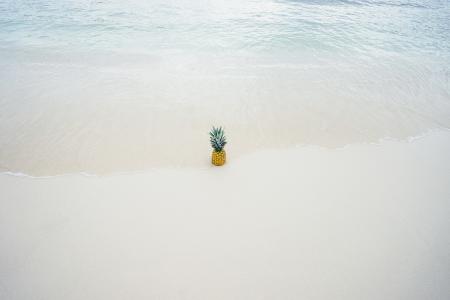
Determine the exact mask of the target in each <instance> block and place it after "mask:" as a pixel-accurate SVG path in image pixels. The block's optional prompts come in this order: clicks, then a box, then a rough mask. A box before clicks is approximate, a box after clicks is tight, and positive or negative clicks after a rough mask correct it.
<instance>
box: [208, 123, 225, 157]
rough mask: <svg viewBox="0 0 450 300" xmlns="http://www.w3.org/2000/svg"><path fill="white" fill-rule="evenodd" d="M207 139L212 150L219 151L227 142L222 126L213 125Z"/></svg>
mask: <svg viewBox="0 0 450 300" xmlns="http://www.w3.org/2000/svg"><path fill="white" fill-rule="evenodd" d="M209 140H210V142H211V147H213V149H214V151H217V152H220V151H222V150H223V147H225V145H226V144H227V138H226V137H225V132H224V130H223V128H222V127H217V128H216V127H214V126H213V128H212V130H211V131H210V132H209Z"/></svg>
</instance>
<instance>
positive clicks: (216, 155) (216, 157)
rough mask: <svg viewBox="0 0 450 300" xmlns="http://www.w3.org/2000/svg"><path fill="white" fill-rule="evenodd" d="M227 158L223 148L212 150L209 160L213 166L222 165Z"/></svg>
mask: <svg viewBox="0 0 450 300" xmlns="http://www.w3.org/2000/svg"><path fill="white" fill-rule="evenodd" d="M226 160H227V154H226V152H225V150H222V151H213V152H212V155H211V162H212V164H213V165H215V166H223V165H224V164H225V162H226Z"/></svg>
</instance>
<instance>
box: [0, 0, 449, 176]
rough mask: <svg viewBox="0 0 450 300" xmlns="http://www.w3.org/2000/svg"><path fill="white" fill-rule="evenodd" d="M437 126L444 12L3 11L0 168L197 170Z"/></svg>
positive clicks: (445, 62) (197, 5) (23, 7)
mask: <svg viewBox="0 0 450 300" xmlns="http://www.w3.org/2000/svg"><path fill="white" fill-rule="evenodd" d="M212 125H223V126H225V128H226V131H227V133H228V137H229V140H230V143H229V145H228V153H229V156H230V157H231V158H233V157H238V156H239V155H241V154H243V153H246V152H250V151H255V150H257V149H265V148H278V147H290V146H294V145H320V146H325V147H341V146H344V145H347V144H349V143H360V142H377V141H379V140H380V139H385V138H398V139H408V138H411V137H415V136H417V135H421V134H424V133H426V132H427V131H429V130H433V129H439V128H441V129H442V128H445V129H448V128H450V1H447V0H442V1H439V0H428V1H427V0H421V1H419V0H395V1H389V0H373V1H362V0H360V1H356V0H355V1H352V0H347V1H337V0H335V1H332V0H327V1H325V0H316V1H314V0H309V1H305V0H302V1H300V0H299V1H282V0H279V1H269V0H258V1H256V0H253V1H245V0H239V1H235V0H228V1H219V0H208V1H206V0H205V1H195V0H190V1H187V0H186V1H184V0H174V1H170V0H169V1H167V0H165V1H160V0H157V1H144V0H131V1H119V0H111V1H106V0H104V1H87V0H73V1H69V0H49V1H43V0H30V1H24V0H0V171H11V172H21V173H27V174H31V175H37V176H39V175H55V174H62V173H72V172H89V173H95V174H104V173H110V172H121V171H134V170H145V169H149V168H152V167H159V166H168V167H176V166H190V167H197V166H208V161H209V151H210V150H209V145H208V136H207V132H208V130H209V128H210V126H212Z"/></svg>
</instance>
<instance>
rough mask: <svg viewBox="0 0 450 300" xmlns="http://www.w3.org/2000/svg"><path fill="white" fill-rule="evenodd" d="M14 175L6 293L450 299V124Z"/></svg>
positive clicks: (3, 202)
mask: <svg viewBox="0 0 450 300" xmlns="http://www.w3.org/2000/svg"><path fill="white" fill-rule="evenodd" d="M231 146H232V145H230V148H229V163H228V164H227V165H226V166H225V167H222V168H209V167H207V168H204V169H202V170H192V169H179V170H171V169H165V170H153V171H149V172H145V173H139V174H124V175H113V176H105V177H86V176H82V175H67V176H61V177H56V178H44V179H42V178H41V179H36V178H24V177H17V176H10V175H6V174H2V175H0V247H1V248H0V299H2V300H18V299H24V300H34V299H43V300H44V299H45V300H53V299H54V300H62V299H65V300H66V299H74V300H75V299H76V300H81V299H83V300H87V299H95V300H100V299H105V300H113V299H246V300H249V299H330V300H331V299H333V300H335V299H346V300H348V299H358V300H361V299H376V300H380V299H395V300H398V299H408V300H412V299H420V300H423V299H448V297H449V295H450V284H449V282H450V234H449V229H450V217H449V216H450V133H449V132H448V131H443V132H434V133H430V134H428V135H427V136H425V137H423V138H420V139H417V140H414V141H411V142H397V141H384V142H381V143H380V144H378V145H351V146H348V147H346V148H343V149H339V150H328V149H324V148H318V147H302V148H296V149H291V150H276V151H275V150H273V151H264V152H259V153H254V154H251V155H247V156H244V157H241V158H239V159H236V160H233V155H232V153H233V152H232V147H231Z"/></svg>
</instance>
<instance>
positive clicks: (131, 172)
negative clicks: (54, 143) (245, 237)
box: [0, 127, 450, 179]
mask: <svg viewBox="0 0 450 300" xmlns="http://www.w3.org/2000/svg"><path fill="white" fill-rule="evenodd" d="M449 133H450V128H445V127H443V128H432V129H428V130H426V131H424V132H422V133H419V134H417V135H414V136H409V137H405V138H395V137H390V136H387V137H383V138H380V139H379V140H378V141H374V142H371V141H367V142H354V143H349V144H346V145H344V146H340V147H326V146H321V145H314V144H312V145H311V144H298V145H294V146H290V147H268V148H264V149H258V150H254V151H251V152H246V153H243V154H239V155H238V157H236V158H235V159H233V160H232V161H231V162H229V163H236V162H239V161H241V160H245V159H246V157H248V156H252V155H255V154H258V153H265V152H272V151H281V152H283V151H292V150H299V149H300V150H301V149H309V148H313V149H320V150H325V151H341V150H344V149H347V148H348V147H354V146H356V147H358V146H378V147H382V146H383V145H384V144H385V143H392V142H394V143H404V144H409V143H413V142H415V141H417V140H421V139H424V138H425V139H426V138H427V137H429V136H434V135H445V134H449ZM230 153H232V152H230ZM205 154H206V155H208V154H209V153H208V152H206V151H205ZM211 167H212V166H211V164H210V162H209V158H207V159H205V164H204V166H200V167H193V166H184V165H180V166H155V167H150V168H148V169H143V170H125V171H118V172H106V173H96V172H90V171H80V172H73V173H61V174H54V175H32V174H28V173H24V172H21V171H9V170H4V171H0V175H6V176H13V177H23V178H32V179H51V178H59V177H65V176H73V175H75V176H76V175H81V176H85V177H99V178H102V177H107V176H121V175H138V174H145V173H147V172H152V171H157V170H166V171H179V170H187V171H193V170H197V171H207V170H209V169H210V168H211Z"/></svg>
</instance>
